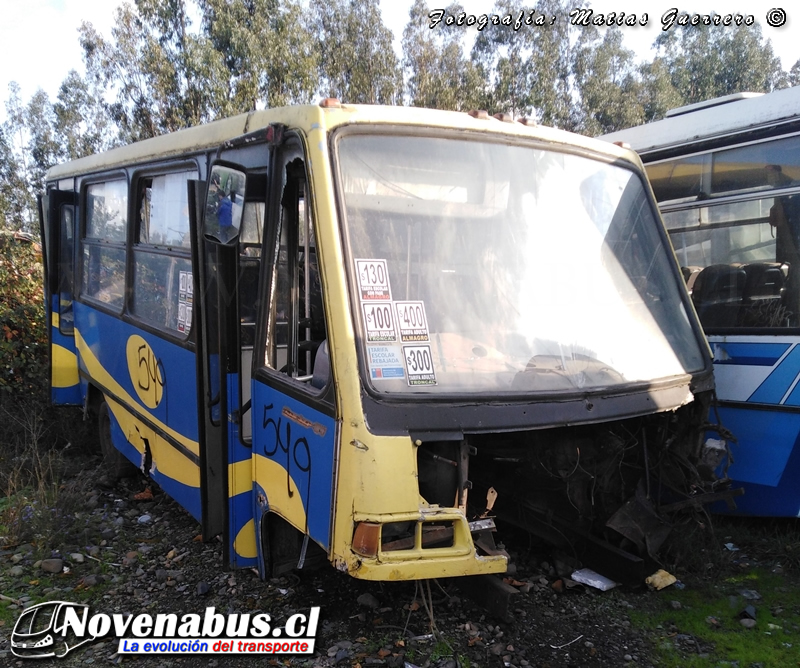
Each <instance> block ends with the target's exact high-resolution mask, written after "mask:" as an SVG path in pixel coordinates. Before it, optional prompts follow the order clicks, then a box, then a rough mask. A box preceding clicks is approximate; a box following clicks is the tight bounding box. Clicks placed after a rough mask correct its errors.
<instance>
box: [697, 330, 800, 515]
mask: <svg viewBox="0 0 800 668" xmlns="http://www.w3.org/2000/svg"><path fill="white" fill-rule="evenodd" d="M709 342H710V343H711V346H712V349H713V351H714V371H715V375H716V378H717V393H718V396H719V399H720V402H721V405H720V408H719V413H720V418H721V420H722V424H723V425H724V426H725V427H726V428H727V429H729V430H730V431H731V432H732V433H733V435H734V436H735V437H736V439H737V443H731V444H730V449H731V455H732V459H733V462H732V463H731V465H730V467H729V468H728V476H729V477H730V478H731V480H733V483H734V486H735V487H740V486H741V487H743V488H744V490H745V493H744V496H740V497H737V498H736V506H737V509H736V510H735V511H730V510H729V509H728V508H727V506H726V504H724V503H717V504H714V505H713V506H712V510H713V511H715V512H720V513H731V512H733V513H735V514H739V515H753V516H765V517H766V516H770V517H797V516H798V515H800V485H798V484H797V480H798V476H800V444H798V440H800V412H797V411H796V408H794V407H796V406H798V405H800V382H798V380H800V378H799V377H800V345H797V344H796V343H795V340H794V339H792V338H791V337H786V336H780V337H767V336H748V335H743V336H732V337H720V336H710V337H709ZM730 402H735V403H730ZM748 404H750V405H752V408H751V407H750V406H749V405H748Z"/></svg>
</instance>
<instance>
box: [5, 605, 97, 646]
mask: <svg viewBox="0 0 800 668" xmlns="http://www.w3.org/2000/svg"><path fill="white" fill-rule="evenodd" d="M88 614H89V606H88V605H84V604H82V603H68V602H66V601H48V602H47V603H39V604H38V605H32V606H31V607H30V608H27V609H26V610H24V611H23V613H22V614H21V615H20V616H19V619H17V623H16V624H14V630H13V631H12V632H11V653H12V654H14V656H18V657H20V658H23V659H47V658H52V657H59V658H60V657H62V656H64V655H66V654H67V653H68V652H71V651H72V650H73V649H75V648H76V647H80V646H81V645H84V644H86V643H87V642H92V641H93V640H95V639H96V638H97V637H98V636H97V635H93V634H92V633H91V632H89V633H85V634H84V635H83V637H80V636H78V635H77V634H76V633H75V629H76V628H83V629H86V616H87V615H88ZM76 622H77V625H76Z"/></svg>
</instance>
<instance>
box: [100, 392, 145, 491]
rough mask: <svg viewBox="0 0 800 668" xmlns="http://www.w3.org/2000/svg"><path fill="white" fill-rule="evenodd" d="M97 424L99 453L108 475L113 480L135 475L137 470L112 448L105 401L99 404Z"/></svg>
mask: <svg viewBox="0 0 800 668" xmlns="http://www.w3.org/2000/svg"><path fill="white" fill-rule="evenodd" d="M97 422H98V424H99V427H100V451H101V453H102V455H103V465H104V466H105V469H106V471H107V472H108V474H109V475H110V476H112V477H113V478H129V477H131V476H134V475H136V473H137V472H138V470H139V469H137V468H136V467H135V466H134V465H133V464H131V462H130V461H128V459H127V457H125V455H123V454H122V453H121V452H120V451H119V450H117V449H116V448H115V447H114V442H113V441H112V440H111V411H110V410H109V408H108V403H106V402H105V401H104V402H103V403H101V404H100V411H99V413H98V418H97Z"/></svg>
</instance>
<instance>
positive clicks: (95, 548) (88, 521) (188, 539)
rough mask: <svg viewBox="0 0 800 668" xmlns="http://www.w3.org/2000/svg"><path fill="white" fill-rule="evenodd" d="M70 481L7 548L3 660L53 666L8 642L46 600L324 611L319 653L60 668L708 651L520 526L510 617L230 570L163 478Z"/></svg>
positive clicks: (326, 577) (414, 596)
mask: <svg viewBox="0 0 800 668" xmlns="http://www.w3.org/2000/svg"><path fill="white" fill-rule="evenodd" d="M70 484H71V485H72V487H71V490H72V493H73V494H77V495H78V497H79V498H80V499H82V503H79V504H78V506H79V508H80V509H76V510H75V511H74V512H73V513H71V514H70V515H69V516H68V517H66V516H65V517H64V518H63V522H64V523H65V525H66V529H67V530H66V531H64V535H65V536H67V538H66V540H65V542H64V543H63V544H60V545H58V546H57V547H56V548H55V549H51V550H50V552H49V553H47V554H43V553H42V552H41V550H40V549H39V548H37V546H36V545H35V544H33V543H28V544H23V545H7V546H5V547H4V548H2V549H0V594H2V600H0V665H9V666H23V665H31V664H33V665H47V662H46V661H45V662H41V661H39V662H36V663H34V662H31V661H25V660H20V659H17V658H16V657H14V656H13V655H12V654H11V653H10V635H11V631H12V628H13V625H14V622H15V620H16V618H17V617H18V616H19V614H20V613H21V611H22V609H24V607H25V606H26V605H32V604H34V603H37V602H39V601H42V600H64V601H80V602H83V603H88V604H89V605H90V606H91V611H92V612H105V613H132V614H137V613H140V612H148V613H170V612H172V613H179V614H186V613H202V612H203V611H204V610H205V608H207V607H209V606H214V607H215V609H216V610H217V611H219V612H222V613H227V612H242V613H245V612H246V613H257V612H267V613H269V614H270V615H271V616H272V618H273V619H274V620H277V621H280V620H285V619H286V618H287V617H288V616H289V615H291V614H293V613H295V612H298V611H303V612H307V611H308V609H309V608H310V606H320V609H321V611H320V623H319V627H318V634H317V644H316V651H315V653H314V654H313V655H312V656H295V657H281V658H280V659H275V658H270V657H265V656H260V657H258V658H254V657H240V658H233V657H220V656H211V655H207V656H203V657H198V656H192V657H181V656H177V655H161V656H157V657H155V656H150V657H132V656H127V655H126V656H122V655H120V654H118V653H117V642H116V640H115V639H114V638H106V639H104V640H102V641H95V642H93V643H90V644H87V645H84V646H82V647H80V648H77V649H75V650H74V651H73V652H70V653H69V654H68V655H67V656H65V657H64V658H63V659H59V660H57V661H53V663H52V665H58V666H85V665H91V664H97V665H107V664H112V665H118V664H120V663H124V664H132V665H135V666H148V667H150V666H152V667H156V666H158V667H161V666H177V665H188V666H195V665H198V666H203V665H207V666H250V665H263V664H265V662H266V664H267V665H287V666H342V667H350V666H359V667H360V668H365V667H366V666H376V667H378V666H387V667H389V668H404V667H405V668H413V667H417V666H418V667H429V666H435V667H440V668H444V667H446V668H454V667H456V666H461V667H466V666H498V667H500V666H502V667H505V668H511V667H514V666H541V667H547V666H550V667H556V666H655V665H663V664H662V663H661V662H660V660H659V653H658V651H657V648H658V647H659V645H660V644H663V642H664V639H665V637H678V638H679V640H680V641H681V642H682V643H683V645H685V647H686V650H685V651H686V652H687V656H688V655H692V656H694V655H698V654H699V655H702V654H703V651H704V648H703V646H702V643H701V642H699V641H696V640H694V641H693V636H692V634H691V633H688V634H687V633H682V634H681V633H680V630H676V632H670V629H666V630H664V629H656V630H653V629H652V628H651V629H649V630H647V629H646V628H645V626H644V625H642V624H641V622H640V621H637V620H640V619H641V615H645V616H646V615H647V614H649V611H657V610H663V609H664V607H665V606H668V605H670V593H669V590H664V591H661V592H655V591H650V590H648V589H647V588H646V587H642V588H637V589H630V588H623V587H617V588H614V589H612V590H610V591H605V592H602V591H599V590H597V589H593V588H591V587H586V586H583V585H578V584H575V583H574V582H572V581H571V580H570V579H569V577H566V578H565V577H564V576H563V574H560V573H559V572H558V570H557V566H558V565H559V562H558V560H557V558H556V557H555V556H554V555H553V554H552V552H551V551H550V550H549V548H548V547H547V546H546V545H544V544H542V543H539V542H537V541H535V540H533V539H525V538H520V537H519V536H516V537H515V538H514V542H513V543H507V546H508V547H509V550H510V552H511V553H512V557H513V561H514V563H515V565H516V569H517V570H516V573H515V575H514V577H513V582H512V584H513V586H514V587H515V588H516V589H517V591H518V593H517V594H514V595H513V596H512V603H511V605H510V611H511V615H510V620H502V619H497V618H495V617H493V616H492V615H491V614H489V613H487V612H486V610H485V609H483V608H481V607H479V606H478V605H476V604H475V603H473V602H472V601H471V600H470V599H469V598H468V597H467V596H465V595H464V593H463V591H462V590H461V589H460V588H459V587H458V586H457V583H455V582H453V581H432V582H430V581H428V582H424V583H415V582H404V583H376V582H365V581H359V580H355V579H353V578H351V577H349V576H347V575H345V574H342V573H339V572H337V571H335V570H334V569H333V568H332V567H330V566H328V565H325V566H324V567H322V568H319V569H317V570H313V571H310V572H309V571H298V572H296V573H294V574H291V575H288V576H286V577H283V578H279V579H276V580H272V581H269V582H263V581H261V580H259V578H258V576H257V575H256V574H255V573H254V572H253V571H251V570H245V571H236V572H233V571H223V570H222V568H221V566H222V547H221V544H220V543H218V542H213V543H209V544H204V543H202V542H201V541H199V540H198V538H199V536H198V534H199V526H198V525H197V523H196V522H195V521H194V519H192V518H191V517H190V516H189V515H188V514H187V513H186V512H184V511H183V510H182V509H181V508H180V507H179V506H178V505H177V504H176V503H175V502H173V501H172V500H171V499H169V498H168V497H167V496H166V495H165V494H163V493H162V492H161V491H160V490H159V489H158V488H157V487H153V488H152V492H153V496H152V498H151V499H144V500H142V499H138V500H137V498H136V495H137V494H139V493H140V492H142V491H143V490H144V489H145V481H144V479H143V478H134V479H127V480H124V481H120V482H119V483H113V484H112V483H111V482H110V481H109V480H108V479H107V478H105V477H104V476H103V475H102V474H101V472H100V470H99V469H96V468H92V467H84V469H83V470H82V471H81V472H80V473H78V474H77V475H76V476H75V477H74V478H73V480H72V481H71V483H70ZM719 549H720V550H721V552H720V554H721V555H722V557H723V558H728V557H726V555H725V554H724V552H725V548H724V547H722V546H720V548H719ZM729 554H730V555H734V554H735V553H732V552H731V553H729ZM43 557H49V558H51V559H61V564H62V567H63V568H62V570H61V571H60V572H57V573H52V574H51V573H47V572H45V571H44V570H43V564H42V563H41V560H42V558H43ZM731 558H733V557H732V556H731ZM729 561H730V560H729ZM50 563H52V562H50ZM728 567H731V568H735V565H732V564H729V566H728ZM697 577H708V574H706V575H705V576H703V575H702V574H701V575H700V576H697V575H691V574H688V573H687V574H685V579H686V582H687V583H689V584H687V586H691V584H690V583H691V580H692V578H697ZM673 605H674V603H673ZM796 635H797V638H798V640H797V647H798V648H800V634H796ZM681 636H683V637H681ZM694 658H695V659H696V657H694ZM693 665H698V664H696V663H695V664H693ZM709 665H719V664H709ZM742 668H744V666H742Z"/></svg>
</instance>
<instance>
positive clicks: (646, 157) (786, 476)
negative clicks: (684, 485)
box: [603, 87, 800, 517]
mask: <svg viewBox="0 0 800 668" xmlns="http://www.w3.org/2000/svg"><path fill="white" fill-rule="evenodd" d="M603 138H604V139H607V140H608V141H611V142H615V143H624V144H628V145H629V146H630V147H631V148H633V149H634V150H636V151H638V152H639V154H640V156H641V158H642V161H643V162H644V163H645V168H646V170H647V174H648V177H649V179H650V183H651V185H652V188H653V192H654V194H655V196H656V199H657V201H658V203H659V207H660V209H661V213H662V216H663V218H664V223H665V225H666V227H667V229H668V231H669V234H670V237H671V240H672V244H673V247H674V249H675V253H676V255H677V258H678V260H679V262H680V265H681V268H682V271H683V274H684V278H685V279H686V281H687V285H688V287H689V290H690V293H691V297H692V302H693V304H694V307H695V309H696V311H697V314H698V315H699V317H700V321H701V323H702V325H703V328H704V330H705V332H706V334H707V336H708V340H709V343H710V345H711V348H712V352H713V356H714V373H715V377H716V386H717V395H718V399H719V404H720V405H719V413H720V416H721V422H722V424H723V425H724V426H725V427H726V428H727V429H728V430H730V432H732V434H733V436H734V437H735V440H733V439H728V442H727V446H726V450H727V451H726V450H721V453H722V454H723V464H722V466H726V467H727V473H728V475H729V476H730V478H731V479H732V480H733V481H734V484H736V485H738V484H740V485H741V486H742V487H743V488H744V489H745V494H744V496H742V497H740V498H739V499H737V509H736V510H735V511H733V510H732V509H731V508H729V507H728V506H726V505H725V504H717V506H715V507H714V508H713V509H714V510H718V511H720V512H736V513H739V514H743V515H753V516H765V517H767V516H770V517H797V516H800V485H798V478H800V446H798V439H799V438H800V87H797V88H789V89H786V90H780V91H776V92H774V93H770V94H767V95H764V94H759V93H737V94H735V95H729V96H726V97H722V98H717V99H713V100H709V101H707V102H702V103H698V104H693V105H689V106H686V107H680V108H678V109H674V110H672V111H670V112H668V113H667V115H666V118H664V119H663V120H661V121H657V122H655V123H649V124H646V125H641V126H638V127H634V128H629V129H627V130H622V131H619V132H614V133H611V134H609V135H606V136H605V137H603ZM719 440H720V442H721V441H722V440H723V439H719Z"/></svg>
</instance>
